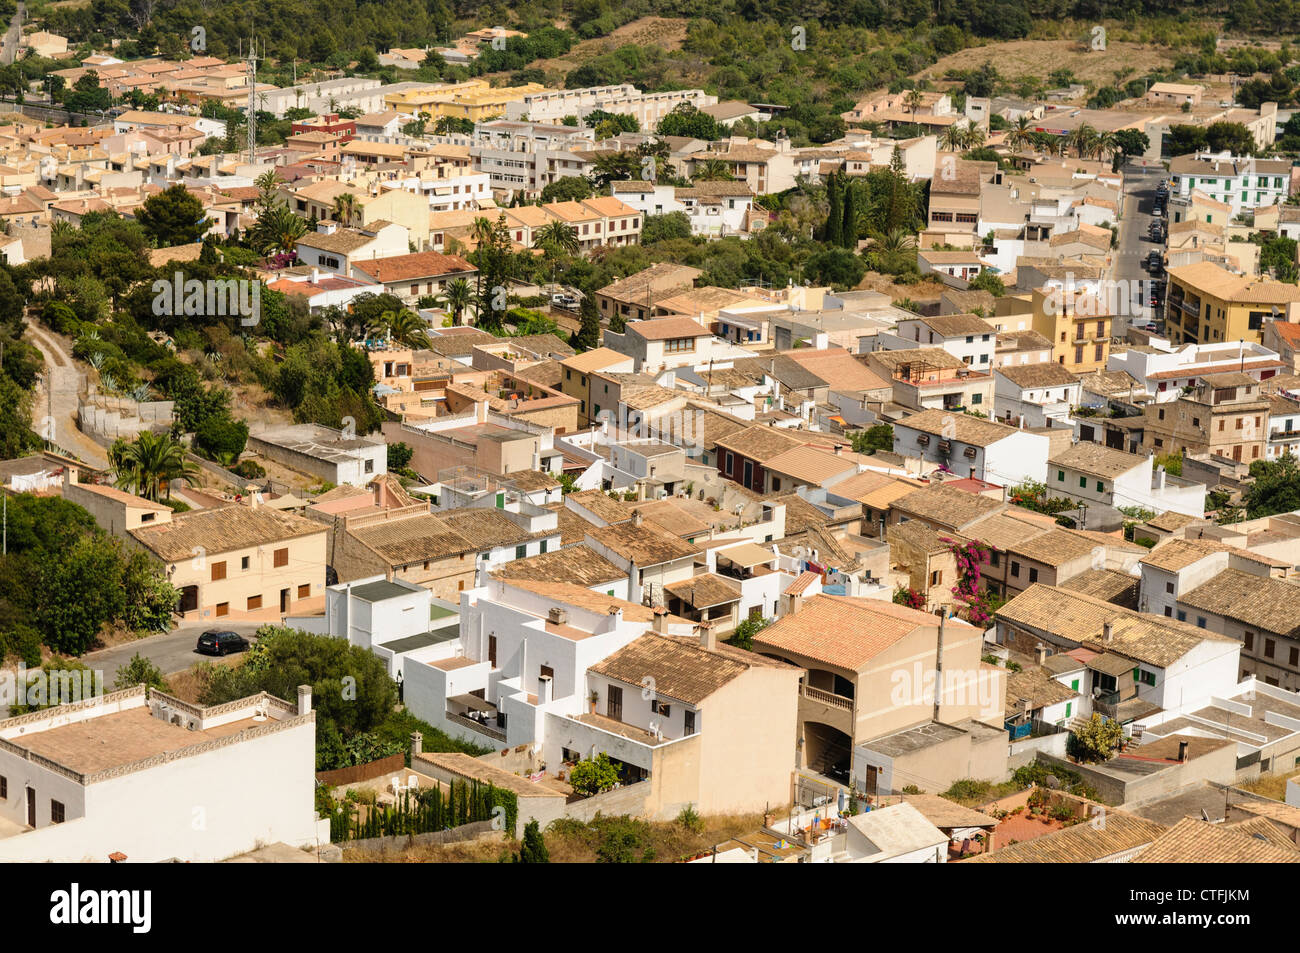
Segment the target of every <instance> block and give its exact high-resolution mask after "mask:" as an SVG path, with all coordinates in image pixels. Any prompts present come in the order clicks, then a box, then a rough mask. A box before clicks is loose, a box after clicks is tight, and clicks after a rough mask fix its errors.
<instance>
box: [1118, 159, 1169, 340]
mask: <svg viewBox="0 0 1300 953" xmlns="http://www.w3.org/2000/svg"><path fill="white" fill-rule="evenodd" d="M1164 176H1165V169H1164V166H1162V165H1160V164H1159V163H1158V162H1155V161H1153V160H1147V165H1145V166H1144V165H1142V160H1140V159H1139V160H1136V161H1132V162H1129V164H1128V165H1127V166H1125V167H1124V215H1123V217H1122V218H1121V219H1120V224H1119V243H1118V244H1117V246H1116V248H1115V256H1114V265H1113V267H1112V269H1111V275H1110V277H1111V279H1112V280H1113V281H1115V282H1124V283H1127V282H1130V281H1145V280H1146V279H1149V278H1150V277H1151V276H1150V275H1149V274H1148V273H1147V270H1146V269H1145V268H1144V267H1143V262H1144V261H1145V260H1146V257H1147V255H1149V254H1150V253H1151V252H1152V251H1154V250H1157V249H1159V248H1161V247H1162V246H1160V245H1157V244H1156V243H1154V242H1152V241H1150V240H1149V238H1148V237H1147V230H1148V229H1149V228H1150V225H1151V207H1152V204H1153V202H1154V201H1155V191H1156V186H1158V185H1159V184H1160V180H1161V179H1162V178H1164ZM1133 297H1134V300H1136V296H1133ZM1150 305H1151V299H1150V296H1149V295H1143V300H1142V312H1141V313H1142V314H1148V313H1149V309H1150ZM1130 311H1132V309H1130ZM1133 317H1134V316H1133V315H1132V314H1128V315H1116V316H1115V318H1114V319H1113V321H1112V322H1111V326H1112V329H1113V330H1112V332H1111V333H1112V334H1114V335H1115V336H1116V337H1123V336H1124V335H1125V334H1126V333H1127V332H1128V327H1129V325H1130V324H1135V323H1137V324H1140V323H1143V322H1141V321H1134V320H1132V318H1133Z"/></svg>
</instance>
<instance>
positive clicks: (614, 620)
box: [605, 606, 623, 632]
mask: <svg viewBox="0 0 1300 953" xmlns="http://www.w3.org/2000/svg"><path fill="white" fill-rule="evenodd" d="M622 621H623V610H622V609H621V608H620V607H619V606H610V607H609V628H608V629H606V630H605V631H607V632H613V631H614V630H615V629H617V628H618V627H619V625H620V624H621V623H622Z"/></svg>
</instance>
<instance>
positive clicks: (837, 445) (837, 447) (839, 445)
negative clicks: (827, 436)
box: [835, 443, 844, 457]
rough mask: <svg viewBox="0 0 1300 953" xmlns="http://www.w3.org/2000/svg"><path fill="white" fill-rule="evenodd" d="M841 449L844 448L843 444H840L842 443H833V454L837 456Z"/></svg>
mask: <svg viewBox="0 0 1300 953" xmlns="http://www.w3.org/2000/svg"><path fill="white" fill-rule="evenodd" d="M843 449H844V444H842V443H837V444H836V445H835V456H837V457H838V456H839V455H840V452H841V451H842V450H843Z"/></svg>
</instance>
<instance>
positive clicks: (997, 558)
mask: <svg viewBox="0 0 1300 953" xmlns="http://www.w3.org/2000/svg"><path fill="white" fill-rule="evenodd" d="M1001 561H1002V554H1001V553H999V552H998V551H997V550H996V549H994V550H990V552H989V565H990V566H993V567H995V568H996V567H997V565H998V563H1000V562H1001Z"/></svg>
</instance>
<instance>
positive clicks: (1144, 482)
mask: <svg viewBox="0 0 1300 953" xmlns="http://www.w3.org/2000/svg"><path fill="white" fill-rule="evenodd" d="M1047 474H1048V481H1047V486H1048V492H1049V493H1051V494H1052V495H1060V496H1064V497H1068V498H1070V499H1073V500H1076V501H1078V502H1081V503H1086V504H1090V505H1092V506H1094V507H1095V506H1097V505H1100V506H1102V507H1109V508H1110V509H1111V510H1118V509H1119V508H1121V507H1134V506H1136V507H1140V508H1142V509H1149V510H1153V511H1155V512H1156V513H1165V512H1174V513H1183V514H1186V515H1187V516H1194V517H1197V518H1200V517H1202V516H1204V515H1205V484H1203V483H1193V482H1191V481H1190V480H1181V479H1179V478H1177V477H1173V476H1170V475H1168V474H1166V473H1165V470H1164V467H1157V466H1153V458H1152V457H1151V456H1149V455H1146V454H1134V453H1125V452H1124V451H1123V450H1115V449H1112V448H1110V447H1103V446H1101V445H1100V444H1096V443H1090V442H1081V443H1076V444H1074V445H1073V446H1071V447H1070V448H1069V449H1068V450H1066V451H1064V452H1063V453H1057V454H1054V455H1053V456H1051V457H1050V458H1048V461H1047Z"/></svg>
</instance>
